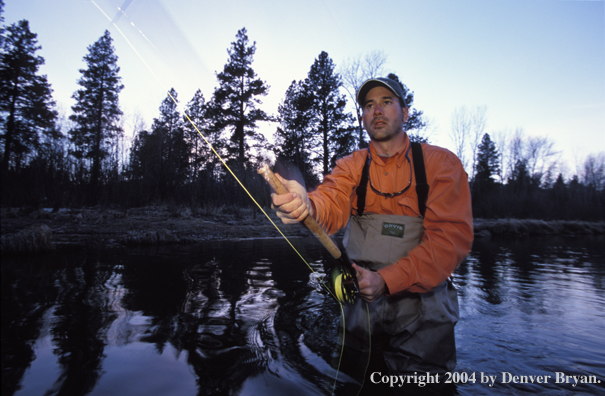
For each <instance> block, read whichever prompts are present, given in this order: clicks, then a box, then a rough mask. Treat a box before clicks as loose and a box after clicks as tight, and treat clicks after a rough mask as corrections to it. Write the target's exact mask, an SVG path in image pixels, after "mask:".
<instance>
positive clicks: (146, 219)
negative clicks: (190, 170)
mask: <svg viewBox="0 0 605 396" xmlns="http://www.w3.org/2000/svg"><path fill="white" fill-rule="evenodd" d="M267 213H269V214H270V215H271V217H272V219H273V220H274V221H275V222H276V223H277V224H278V225H279V227H280V229H281V230H282V232H284V233H285V234H286V235H288V236H310V233H308V232H307V231H306V230H305V229H304V228H303V227H301V226H299V225H290V226H284V225H282V224H281V222H280V221H279V220H278V219H277V218H276V217H275V216H274V213H273V211H271V210H267ZM1 221H2V228H1V232H2V242H1V246H0V250H1V251H2V253H3V254H6V253H35V252H48V251H52V250H54V249H63V248H83V247H98V248H106V247H116V246H142V245H166V244H190V243H198V242H202V241H213V240H227V239H242V238H252V239H262V238H277V237H280V235H279V233H278V232H277V230H275V228H274V227H273V225H271V224H270V222H269V221H268V220H267V219H266V218H265V217H264V216H263V215H262V214H260V213H259V212H258V211H257V210H252V209H236V208H233V207H215V208H203V209H200V208H198V209H195V210H193V209H190V208H186V207H170V206H157V207H145V208H133V209H128V210H117V209H108V208H86V209H62V210H58V211H51V210H35V211H26V210H23V209H15V208H2V212H1ZM587 234H605V222H585V221H542V220H519V219H489V220H487V219H475V237H476V238H492V237H494V238H495V237H512V238H517V237H526V236H534V235H587ZM338 236H342V233H339V234H338V235H337V237H338Z"/></svg>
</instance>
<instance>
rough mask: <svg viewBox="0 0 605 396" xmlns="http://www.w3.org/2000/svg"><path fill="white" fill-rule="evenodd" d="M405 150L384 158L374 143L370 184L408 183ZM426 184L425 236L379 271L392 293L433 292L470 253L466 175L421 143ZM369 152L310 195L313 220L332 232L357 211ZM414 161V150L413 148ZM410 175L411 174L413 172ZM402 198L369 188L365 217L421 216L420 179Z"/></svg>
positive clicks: (343, 162)
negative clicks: (358, 187) (398, 258)
mask: <svg viewBox="0 0 605 396" xmlns="http://www.w3.org/2000/svg"><path fill="white" fill-rule="evenodd" d="M409 147H410V142H409V139H408V138H407V136H406V146H405V148H404V149H402V150H401V151H400V152H398V153H397V154H395V155H394V156H392V157H388V158H386V157H380V156H378V155H377V154H376V151H375V150H374V147H373V146H372V144H370V150H371V152H372V164H371V166H370V181H371V183H372V185H373V186H374V188H376V189H377V190H379V191H381V192H385V193H392V192H397V191H400V190H402V189H403V188H404V187H405V186H407V185H408V183H409V181H410V176H411V175H413V168H412V165H411V163H409V162H408V160H407V159H406V157H405V153H406V152H408V149H409ZM422 150H423V155H424V163H425V168H426V175H427V182H428V184H429V186H430V189H429V196H428V200H427V205H426V206H427V209H426V214H425V218H424V227H425V233H424V237H423V238H422V242H421V243H420V245H419V246H417V247H416V248H414V249H412V250H411V251H410V254H409V256H408V257H404V258H402V259H401V260H399V261H397V262H396V263H393V264H392V265H390V266H388V267H385V268H383V269H381V270H379V271H378V273H379V274H380V275H381V276H382V278H383V279H384V280H385V282H386V284H387V287H388V289H389V293H390V294H395V293H398V292H401V291H410V292H414V293H423V292H427V291H430V290H432V289H433V288H434V287H436V286H437V285H439V284H440V283H442V282H443V281H444V280H445V279H447V277H449V276H450V275H451V274H452V272H453V271H454V270H455V269H456V267H457V266H458V265H459V264H460V263H461V262H462V260H463V259H464V258H465V257H466V255H467V254H468V253H469V251H470V249H471V245H472V242H473V215H472V211H471V195H470V189H469V186H468V176H467V174H466V172H465V171H464V168H463V167H462V164H461V163H460V160H459V159H458V157H456V156H455V155H454V154H453V153H451V152H450V151H448V150H446V149H444V148H441V147H436V146H431V145H429V144H423V145H422ZM366 153H367V151H366V150H365V149H364V150H359V151H356V152H354V153H353V154H351V155H349V156H347V157H345V158H342V159H340V160H339V161H337V163H336V167H335V168H334V169H333V170H332V173H331V174H330V175H328V176H326V177H325V178H324V181H323V183H322V184H321V186H319V188H318V189H317V190H316V191H314V192H312V193H309V198H310V200H311V205H312V206H313V217H315V219H316V220H317V222H318V223H319V224H321V225H322V226H323V227H324V228H325V229H326V231H327V232H328V233H329V234H333V233H335V232H337V231H338V230H340V229H341V228H343V227H345V226H346V225H347V223H348V221H349V216H350V215H351V214H355V213H356V211H357V194H356V193H355V189H356V188H357V186H358V185H359V183H360V179H361V170H362V169H363V165H364V163H365V160H366V157H367V154H366ZM409 158H410V161H411V160H412V151H411V150H409ZM410 172H412V173H410ZM411 179H412V182H411V186H410V188H409V189H408V190H407V191H406V192H405V193H404V194H402V195H399V196H396V197H394V198H386V197H383V196H381V195H378V194H376V193H375V192H374V191H373V189H372V188H371V187H370V186H369V185H368V189H367V193H366V205H365V210H364V213H377V214H397V215H404V216H415V217H417V216H420V213H419V211H418V196H417V195H416V181H415V178H414V177H413V176H412V177H411Z"/></svg>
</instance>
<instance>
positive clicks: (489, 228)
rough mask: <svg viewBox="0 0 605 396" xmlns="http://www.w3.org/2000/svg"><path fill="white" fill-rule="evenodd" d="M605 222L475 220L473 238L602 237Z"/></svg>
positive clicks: (604, 232) (604, 230)
mask: <svg viewBox="0 0 605 396" xmlns="http://www.w3.org/2000/svg"><path fill="white" fill-rule="evenodd" d="M602 234H605V222H588V221H573V220H552V221H544V220H532V219H522V220H521V219H475V237H477V238H489V237H492V236H504V237H526V236H533V235H602Z"/></svg>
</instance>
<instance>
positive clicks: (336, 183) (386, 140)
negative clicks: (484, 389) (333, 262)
mask: <svg viewBox="0 0 605 396" xmlns="http://www.w3.org/2000/svg"><path fill="white" fill-rule="evenodd" d="M357 101H358V102H359V105H360V106H361V108H362V109H363V125H364V127H365V129H366V131H367V132H368V134H369V136H370V139H371V142H370V145H369V148H368V149H363V150H358V151H355V152H354V153H352V154H351V155H349V156H347V157H345V158H342V159H341V160H339V161H338V162H337V163H336V167H335V168H334V170H333V171H332V173H331V174H330V175H328V176H326V177H325V178H324V181H323V183H322V184H321V185H320V186H319V188H318V189H317V190H316V191H314V192H311V193H309V194H307V192H306V191H305V188H304V187H303V186H302V185H300V184H299V183H298V182H296V181H294V180H290V181H289V180H285V179H283V178H281V177H280V180H281V181H282V183H283V184H284V185H285V186H286V187H287V188H288V190H289V191H290V192H289V193H288V194H283V195H276V194H273V195H272V201H273V207H274V208H275V210H276V212H277V215H278V216H279V217H280V218H281V219H282V221H283V222H284V223H285V224H292V223H296V222H299V221H302V220H304V218H305V217H306V216H307V215H309V214H310V215H311V216H313V217H314V218H315V220H317V222H318V223H319V224H321V225H322V226H323V227H324V228H325V229H326V231H327V232H328V233H329V234H333V233H335V232H337V231H338V230H340V229H341V228H343V227H346V230H345V235H344V239H343V245H344V247H345V249H346V252H347V255H348V257H349V259H351V260H352V261H354V262H355V264H353V267H354V268H355V270H356V271H357V279H358V282H359V297H361V298H357V299H356V301H355V304H354V305H348V304H345V306H344V311H345V331H346V333H345V344H346V346H347V350H348V353H350V354H351V356H352V357H353V358H349V359H343V361H345V362H347V361H348V362H351V361H355V359H356V358H355V356H357V357H358V358H359V359H361V360H362V362H360V363H359V364H360V365H363V366H364V368H365V362H367V356H368V355H367V353H368V351H367V349H365V350H364V348H367V346H368V344H369V343H368V339H369V338H368V337H369V334H368V332H369V331H370V332H371V337H372V338H371V352H372V361H371V366H370V369H369V370H368V371H367V372H366V373H365V378H364V382H365V385H364V389H363V390H364V391H367V392H370V393H371V392H372V390H373V389H374V390H376V386H377V385H374V384H376V383H378V382H384V378H386V376H392V375H393V376H395V375H396V376H406V375H409V376H410V377H409V379H411V380H410V381H409V382H414V379H413V378H412V376H413V375H414V373H415V372H416V373H417V375H420V374H423V375H426V373H427V372H428V373H431V374H433V375H434V374H435V373H438V374H443V373H445V372H451V371H453V370H454V368H455V366H456V346H455V339H454V326H455V325H456V322H457V321H458V300H457V294H456V290H455V289H454V288H453V286H452V283H451V281H450V279H449V277H450V276H451V274H452V272H453V271H454V270H455V269H456V267H457V266H458V265H459V264H460V263H461V261H462V260H463V259H464V257H465V256H466V255H467V254H468V253H469V251H470V248H471V244H472V241H473V219H472V212H471V196H470V190H469V186H468V178H467V174H466V172H465V171H464V169H463V167H462V164H461V162H460V160H459V159H458V158H457V157H456V156H455V155H454V154H452V153H451V152H450V151H448V150H446V149H443V148H440V147H436V146H432V145H429V144H422V146H421V150H419V151H418V148H419V146H420V145H418V146H417V147H415V148H412V146H413V145H412V144H411V143H410V139H409V138H408V135H407V134H406V132H405V131H404V124H405V122H406V121H407V120H408V117H409V113H408V110H409V109H408V105H407V104H406V101H405V94H404V91H403V88H402V86H401V85H400V84H399V83H398V82H396V81H394V80H391V79H388V78H374V79H369V80H367V81H366V82H364V83H363V84H362V85H361V87H360V89H359V91H358V92H357ZM423 157H424V158H423ZM422 168H424V172H423V170H422ZM364 173H365V175H364ZM423 173H424V175H423ZM423 179H426V181H425V182H423ZM426 184H428V193H427V188H426V187H427V186H426ZM417 185H421V188H420V189H419V190H418V191H417V188H416V186H417ZM422 185H424V187H422ZM423 212H424V213H423ZM366 302H367V306H368V308H366ZM368 311H369V318H370V319H369V320H370V323H368ZM364 352H365V359H364V358H363V356H364ZM356 353H358V354H357V355H356ZM355 364H357V362H356V363H355ZM378 373H380V374H378ZM444 379H445V378H444V376H440V377H439V382H440V383H443V381H444ZM360 381H361V380H360ZM416 383H418V382H417V381H416ZM398 386H399V383H396V384H394V386H393V388H391V389H392V390H394V391H395V393H398V392H399V391H401V390H402V389H403V388H398ZM412 388H413V389H412V392H417V391H427V390H429V389H433V390H434V388H435V387H430V386H428V387H419V386H417V385H416V387H415V388H414V387H412Z"/></svg>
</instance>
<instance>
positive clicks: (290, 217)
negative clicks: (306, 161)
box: [271, 173, 313, 224]
mask: <svg viewBox="0 0 605 396" xmlns="http://www.w3.org/2000/svg"><path fill="white" fill-rule="evenodd" d="M275 176H276V177H277V178H278V179H279V181H280V182H281V183H282V184H283V185H284V186H285V187H286V188H287V189H288V191H289V193H287V194H281V195H278V194H275V193H273V194H271V200H272V201H273V204H272V205H271V208H272V209H274V210H275V213H276V214H277V217H279V218H280V219H281V221H282V222H283V223H284V224H294V223H298V222H300V221H303V220H304V219H305V218H306V217H307V216H309V215H312V214H313V209H312V208H311V203H310V201H309V197H308V195H307V190H305V188H304V187H303V186H302V185H301V184H300V183H298V182H297V181H296V180H286V179H284V178H283V177H281V176H280V175H278V174H277V173H276V174H275Z"/></svg>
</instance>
